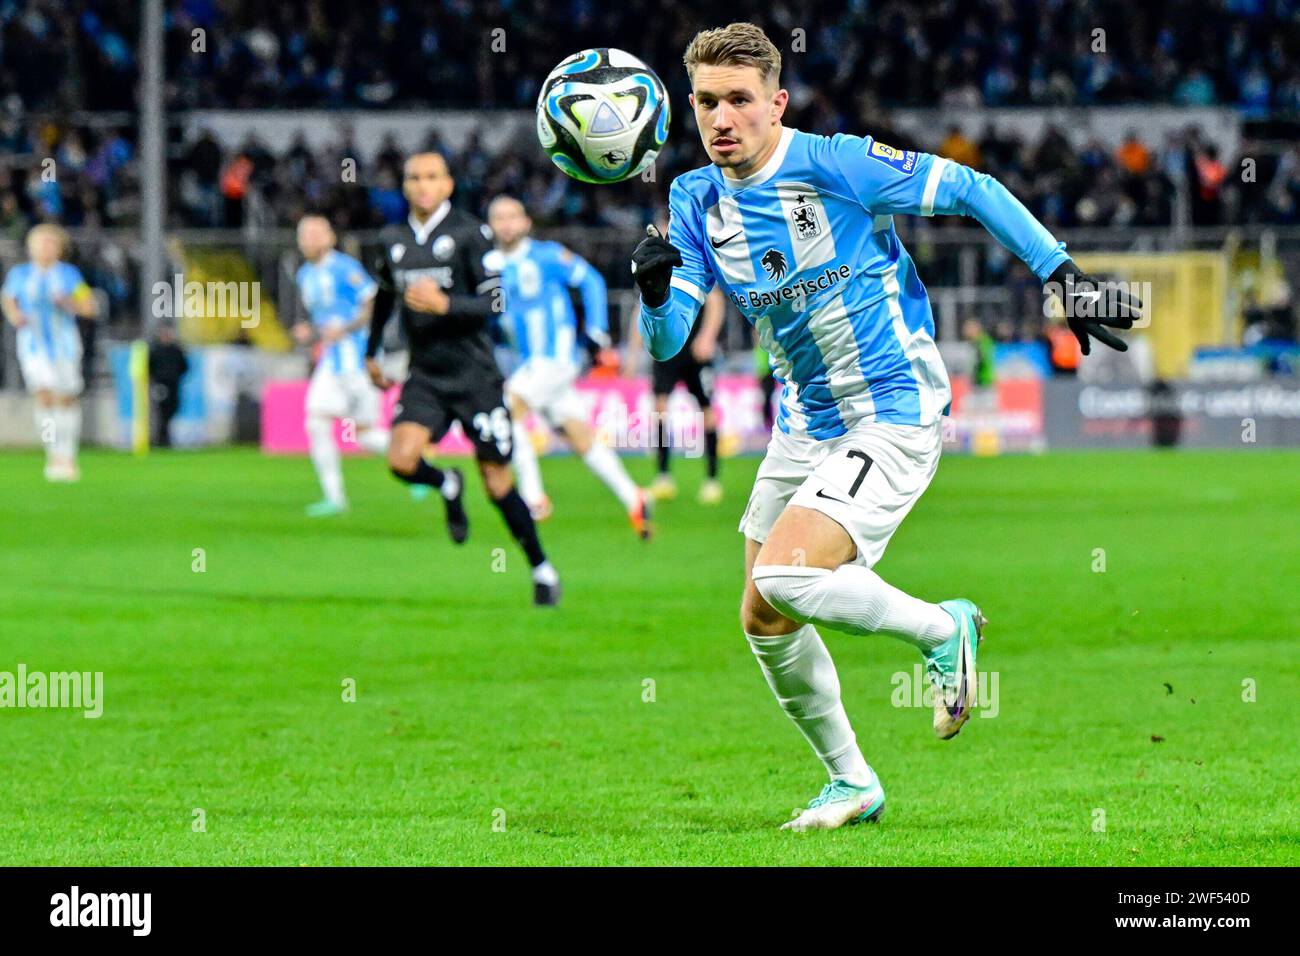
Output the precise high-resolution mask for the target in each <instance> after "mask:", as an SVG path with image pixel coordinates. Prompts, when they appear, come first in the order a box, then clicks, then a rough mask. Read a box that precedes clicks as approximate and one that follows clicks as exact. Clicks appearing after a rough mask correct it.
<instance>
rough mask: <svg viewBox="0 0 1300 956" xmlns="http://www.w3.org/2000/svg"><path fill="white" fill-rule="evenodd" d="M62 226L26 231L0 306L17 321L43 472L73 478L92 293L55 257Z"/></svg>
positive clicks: (61, 246) (0, 290) (63, 238)
mask: <svg viewBox="0 0 1300 956" xmlns="http://www.w3.org/2000/svg"><path fill="white" fill-rule="evenodd" d="M67 248H68V234H67V233H66V232H64V231H63V229H62V228H60V227H59V226H55V225H52V224H49V223H43V224H41V225H39V226H34V227H33V228H32V230H31V232H29V233H28V234H27V255H28V256H29V257H30V261H28V262H24V263H21V264H19V265H16V266H14V267H13V268H12V269H10V270H9V274H8V275H6V276H5V281H4V286H3V287H0V307H2V308H3V310H4V314H5V318H6V319H8V320H9V322H10V324H11V325H13V326H14V328H15V329H17V330H18V331H17V335H16V339H17V346H18V364H19V366H20V367H21V368H22V371H23V381H24V382H26V383H27V391H28V392H30V393H31V395H32V397H33V398H34V399H35V406H34V408H35V415H36V433H37V435H38V436H39V437H40V441H41V444H43V445H44V446H45V479H46V480H47V481H76V480H77V479H78V478H79V477H80V472H79V471H78V470H77V446H78V445H79V444H80V442H81V390H82V387H83V384H84V383H83V382H82V380H81V332H80V330H79V329H78V328H77V318H78V317H80V318H87V319H89V318H94V317H95V313H96V305H95V297H94V295H92V294H91V291H90V287H89V286H88V285H86V280H85V279H84V278H82V275H81V271H80V270H79V269H78V268H77V267H76V266H74V265H72V264H70V263H67V262H63V261H62V259H63V256H64V255H65V253H66V252H67Z"/></svg>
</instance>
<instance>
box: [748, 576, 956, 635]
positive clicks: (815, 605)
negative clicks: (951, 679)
mask: <svg viewBox="0 0 1300 956" xmlns="http://www.w3.org/2000/svg"><path fill="white" fill-rule="evenodd" d="M753 578H754V585H755V586H756V587H757V588H758V590H759V593H760V594H762V595H763V598H764V600H766V601H767V603H768V604H770V605H772V607H774V608H776V609H777V610H778V611H780V612H781V613H782V614H784V615H785V616H786V617H790V618H793V619H794V620H796V621H812V622H813V623H815V624H824V625H826V626H827V627H833V628H835V629H836V630H841V631H849V632H850V633H853V634H876V633H882V634H888V635H889V636H890V637H896V638H898V639H900V640H903V641H906V642H907V643H909V644H912V645H914V646H915V647H918V648H920V649H921V650H922V651H928V650H930V649H932V648H934V647H937V646H938V645H940V644H942V643H943V642H944V641H946V640H948V638H950V637H952V636H953V635H954V634H956V633H957V623H956V621H954V620H953V619H952V616H951V615H949V614H948V612H947V611H945V610H944V609H943V608H941V607H939V605H937V604H929V603H927V602H925V601H921V600H918V599H917V598H914V597H912V596H911V595H909V594H904V593H903V592H902V591H900V590H898V588H896V587H893V586H892V585H889V584H886V583H885V582H884V581H883V580H881V578H880V575H878V574H876V572H875V571H872V570H871V569H870V568H864V567H862V566H861V565H857V564H842V565H840V566H839V567H838V568H836V569H835V570H834V571H828V570H826V569H825V568H808V567H796V566H788V565H763V566H760V567H756V568H754V571H753Z"/></svg>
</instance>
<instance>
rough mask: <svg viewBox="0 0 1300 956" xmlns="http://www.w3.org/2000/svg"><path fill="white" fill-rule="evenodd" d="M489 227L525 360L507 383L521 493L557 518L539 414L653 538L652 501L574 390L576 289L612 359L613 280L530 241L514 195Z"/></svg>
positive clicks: (592, 337) (501, 201) (494, 212)
mask: <svg viewBox="0 0 1300 956" xmlns="http://www.w3.org/2000/svg"><path fill="white" fill-rule="evenodd" d="M488 225H489V226H490V227H491V228H492V234H493V236H494V237H495V240H496V247H497V254H498V255H499V256H500V257H501V258H500V261H499V262H498V263H497V266H498V267H499V268H500V270H501V287H502V289H503V290H504V293H505V311H504V313H503V314H502V315H501V317H500V321H501V327H502V330H503V331H504V332H505V335H506V338H507V339H508V340H509V342H510V345H511V347H512V348H513V349H515V350H516V351H517V352H518V354H519V357H520V359H521V363H520V365H519V368H518V369H516V370H515V372H514V374H512V375H511V376H510V378H509V379H507V380H506V397H507V399H508V400H509V402H510V413H511V417H512V418H513V421H514V438H515V441H514V446H515V448H514V465H515V469H516V471H517V473H518V475H519V491H520V494H521V495H523V498H524V501H526V502H527V503H528V507H529V508H530V510H532V512H533V516H534V517H535V518H537V519H538V520H541V519H544V518H546V517H547V516H548V515H549V514H550V511H551V502H550V499H549V498H548V497H547V496H546V492H545V490H544V488H543V487H542V475H541V469H540V468H539V467H538V464H537V453H536V451H535V450H534V448H533V443H532V441H531V439H530V438H529V436H528V432H527V429H526V427H525V425H524V416H525V415H526V413H527V412H528V410H530V409H531V410H532V411H533V412H535V413H536V414H537V415H538V416H540V417H541V418H542V419H543V420H544V421H545V422H546V423H547V424H548V425H550V427H552V428H556V429H559V430H560V431H562V432H563V433H564V436H565V438H567V439H568V441H569V444H570V445H572V446H573V450H574V451H576V452H577V453H578V454H579V455H581V456H582V460H583V461H584V462H585V463H586V465H587V467H588V468H590V469H591V470H592V471H593V472H595V474H596V476H597V477H598V478H600V480H601V481H603V482H604V483H605V484H606V485H607V486H608V487H609V490H610V491H612V492H613V493H614V494H615V496H616V497H617V498H618V500H619V502H620V503H621V504H622V505H623V508H624V510H626V511H627V515H628V520H629V521H630V522H631V524H632V528H633V530H635V531H636V533H637V534H638V535H639V536H640V537H642V538H646V539H648V538H649V537H650V535H651V533H652V528H651V523H650V505H649V496H648V495H647V494H646V493H645V492H644V491H643V490H642V489H641V488H639V487H637V485H636V483H635V482H634V481H632V479H631V478H630V477H629V476H628V473H627V469H625V468H624V467H623V462H622V461H620V460H619V457H618V455H617V454H615V452H614V451H613V450H612V449H611V448H610V447H609V446H608V445H605V444H604V443H602V442H601V441H599V440H598V439H597V437H596V435H595V434H594V432H593V431H592V428H591V426H590V425H589V424H588V421H587V412H586V407H585V406H584V405H583V402H582V397H581V396H580V395H579V394H578V390H577V389H576V388H575V387H574V382H575V381H576V380H577V377H578V374H579V372H580V371H581V369H582V365H581V360H582V353H583V348H582V343H580V342H579V338H578V318H577V315H576V313H575V312H574V308H573V301H572V298H571V295H570V290H572V289H577V290H579V291H580V293H581V298H582V318H583V329H582V331H583V334H584V335H585V336H586V338H587V340H588V341H590V342H591V343H592V344H593V345H594V346H595V347H596V348H597V349H598V350H600V353H601V354H603V355H605V356H606V360H609V359H608V354H609V353H608V350H609V346H610V338H609V317H608V314H607V310H606V299H605V280H604V279H603V278H601V275H600V273H599V272H597V271H596V270H595V269H594V268H592V266H591V265H590V264H589V263H588V262H586V261H585V260H584V259H582V258H581V257H579V256H575V255H574V254H573V253H571V252H569V250H567V249H565V248H564V247H563V246H561V245H560V244H559V243H555V242H542V241H539V240H536V239H532V238H531V237H529V235H528V233H529V231H530V230H531V229H532V225H533V223H532V220H531V219H530V218H529V217H528V213H527V211H526V210H525V209H524V206H523V203H521V202H520V201H519V200H517V199H515V198H513V197H511V196H498V197H497V198H496V199H494V200H492V203H491V205H489V206H488Z"/></svg>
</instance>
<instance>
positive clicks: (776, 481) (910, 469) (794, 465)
mask: <svg viewBox="0 0 1300 956" xmlns="http://www.w3.org/2000/svg"><path fill="white" fill-rule="evenodd" d="M942 450H943V430H942V424H941V422H935V423H934V424H932V425H887V424H879V423H877V422H872V421H867V422H862V423H860V424H857V425H854V426H852V427H851V428H850V429H849V430H848V432H846V433H845V434H843V435H841V436H839V437H838V438H830V439H826V440H823V441H815V440H814V439H811V438H807V437H796V436H794V435H787V434H786V433H785V432H783V431H781V430H780V429H773V430H772V442H771V444H770V445H768V448H767V455H766V457H765V458H764V459H763V463H762V464H761V465H760V466H759V468H758V477H757V478H755V479H754V490H753V491H752V492H751V493H750V496H749V504H747V505H746V506H745V514H744V515H743V516H742V517H741V519H740V531H741V532H742V533H743V534H744V535H745V537H747V538H752V539H754V540H755V541H758V542H760V543H762V542H763V541H766V540H767V536H768V533H769V532H770V531H771V530H772V525H774V524H776V519H777V518H778V517H780V515H781V512H782V511H784V510H785V506H786V505H788V504H794V505H797V506H799V507H800V508H811V509H813V510H814V511H820V512H821V513H822V514H824V515H826V517H828V518H830V519H831V520H832V521H834V522H835V523H836V524H838V525H839V526H840V527H842V528H843V529H844V530H845V531H847V532H848V534H849V537H850V538H852V539H853V543H854V544H855V545H857V549H858V553H857V556H856V557H855V558H854V559H853V563H854V564H861V565H863V566H865V567H868V568H870V567H872V566H874V565H875V563H876V562H877V561H879V560H880V558H881V556H882V555H883V554H884V553H885V545H887V544H888V543H889V539H890V538H891V537H893V534H894V532H895V531H897V530H898V526H899V525H900V524H902V522H903V518H905V517H906V516H907V513H908V512H909V511H911V510H912V506H913V505H914V504H916V502H917V499H919V498H920V497H921V494H922V493H923V492H924V491H925V489H926V488H927V487H929V485H930V479H931V478H933V477H934V473H935V471H936V470H937V469H938V467H939V454H940V452H941V451H942Z"/></svg>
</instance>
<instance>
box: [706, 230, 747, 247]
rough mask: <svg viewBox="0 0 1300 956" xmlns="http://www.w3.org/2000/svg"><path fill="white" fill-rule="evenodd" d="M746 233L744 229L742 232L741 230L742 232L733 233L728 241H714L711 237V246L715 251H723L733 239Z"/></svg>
mask: <svg viewBox="0 0 1300 956" xmlns="http://www.w3.org/2000/svg"><path fill="white" fill-rule="evenodd" d="M744 231H745V230H743V229H742V230H740V232H733V233H732V234H731V235H729V236H728V237H727V238H726V239H714V238H713V237H712V236H710V237H709V245H711V246H713V248H714V249H721V248H722V247H723V246H725V245H726V244H727V243H729V242H730V241H731V240H732V239H735V238H736V237H737V236H739V235H740V234H741V233H743V232H744Z"/></svg>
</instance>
